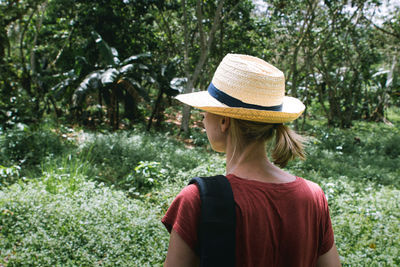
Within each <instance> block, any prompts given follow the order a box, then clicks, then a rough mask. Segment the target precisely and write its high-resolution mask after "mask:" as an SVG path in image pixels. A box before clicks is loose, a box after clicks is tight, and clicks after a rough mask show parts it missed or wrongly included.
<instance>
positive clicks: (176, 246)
mask: <svg viewBox="0 0 400 267" xmlns="http://www.w3.org/2000/svg"><path fill="white" fill-rule="evenodd" d="M177 99H178V100H180V101H182V102H183V103H186V104H188V105H191V106H193V107H196V108H199V109H202V110H204V111H205V114H204V120H203V123H204V126H205V129H206V132H207V137H208V140H209V142H210V144H211V146H212V148H213V149H214V150H215V151H218V152H223V153H225V154H226V177H227V179H228V181H229V182H230V184H231V187H232V191H233V195H234V200H235V208H236V255H235V257H236V258H235V260H236V266H307V267H308V266H340V261H339V256H338V253H337V250H336V247H335V244H334V238H333V230H332V226H331V221H330V217H329V209H328V204H327V201H326V198H325V195H324V193H323V191H322V190H321V188H320V187H319V186H318V185H316V184H314V183H312V182H310V181H307V180H305V179H302V178H300V177H296V176H294V175H292V174H290V173H287V172H285V171H284V170H282V169H280V168H279V167H278V166H280V167H284V166H285V165H286V164H287V162H288V161H289V160H291V159H293V158H295V157H300V158H304V152H303V145H302V138H301V137H300V136H299V135H297V134H296V133H295V132H294V131H292V130H290V129H289V128H288V127H287V126H284V125H283V123H285V122H289V121H292V120H294V119H296V118H298V117H299V116H300V115H301V114H302V112H303V111H304V108H305V107H304V105H303V104H302V103H301V102H300V101H299V100H298V99H295V98H292V97H287V96H285V79H284V75H283V73H282V72H281V71H280V70H278V69H277V68H275V67H274V66H272V65H270V64H268V63H267V62H265V61H263V60H261V59H259V58H255V57H252V56H247V55H236V54H228V55H227V56H225V58H224V59H223V60H222V62H221V63H220V65H219V66H218V68H217V70H216V72H215V74H214V77H213V79H212V82H211V84H210V86H209V87H208V90H207V91H203V92H196V93H190V94H183V95H179V96H178V97H177ZM273 139H275V145H274V147H273V148H271V149H272V151H271V158H272V159H273V163H272V162H270V161H269V158H268V156H267V152H266V151H267V150H266V148H265V146H266V143H267V142H268V141H270V140H273ZM271 149H269V150H271ZM269 150H268V151H269ZM200 209H201V202H200V197H199V190H198V188H197V186H196V185H194V184H191V185H189V186H187V187H185V188H184V189H183V190H182V191H181V192H180V193H179V195H178V196H177V197H176V198H175V200H174V201H173V203H172V204H171V206H170V208H169V209H168V211H167V213H166V215H165V216H164V218H163V220H162V222H163V223H164V225H165V226H166V227H167V229H168V230H169V231H170V233H171V236H170V243H169V248H168V253H167V258H166V261H165V266H174V267H175V266H198V264H199V257H198V255H197V254H196V253H195V251H196V247H197V240H198V237H197V225H198V221H199V214H200Z"/></svg>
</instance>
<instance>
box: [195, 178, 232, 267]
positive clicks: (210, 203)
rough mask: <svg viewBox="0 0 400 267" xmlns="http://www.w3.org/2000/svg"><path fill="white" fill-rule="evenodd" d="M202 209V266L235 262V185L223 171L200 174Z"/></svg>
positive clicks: (199, 184)
mask: <svg viewBox="0 0 400 267" xmlns="http://www.w3.org/2000/svg"><path fill="white" fill-rule="evenodd" d="M193 183H195V184H196V185H197V187H198V188H199V192H200V200H201V213H200V221H199V226H198V232H197V234H198V240H199V246H198V251H197V253H198V255H199V257H200V266H202V267H213V266H218V267H224V266H227V267H228V266H235V241H236V238H235V230H236V212H235V201H234V199H233V193H232V188H231V185H230V183H229V181H228V179H227V178H226V177H225V176H223V175H217V176H211V177H196V178H193V179H192V180H190V182H189V184H193Z"/></svg>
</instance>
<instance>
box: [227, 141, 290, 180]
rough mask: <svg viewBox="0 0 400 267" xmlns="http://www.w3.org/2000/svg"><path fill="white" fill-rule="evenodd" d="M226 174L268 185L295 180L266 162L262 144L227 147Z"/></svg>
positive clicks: (266, 158)
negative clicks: (267, 183)
mask: <svg viewBox="0 0 400 267" xmlns="http://www.w3.org/2000/svg"><path fill="white" fill-rule="evenodd" d="M228 144H230V142H229V141H228ZM226 174H234V175H235V176H237V177H240V178H244V179H250V180H259V181H263V182H270V183H287V182H292V181H294V180H295V179H296V177H295V176H293V175H291V174H289V173H286V172H285V171H283V170H281V169H280V168H278V167H277V166H275V165H274V164H272V163H271V162H270V161H269V160H268V157H267V153H266V149H265V144H264V143H263V142H258V143H251V144H249V145H247V146H244V147H243V148H240V147H238V146H236V147H235V146H233V145H227V148H226Z"/></svg>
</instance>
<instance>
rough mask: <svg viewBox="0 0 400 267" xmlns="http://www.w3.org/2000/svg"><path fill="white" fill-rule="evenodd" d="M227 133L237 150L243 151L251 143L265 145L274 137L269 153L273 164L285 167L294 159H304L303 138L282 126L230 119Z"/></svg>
mask: <svg viewBox="0 0 400 267" xmlns="http://www.w3.org/2000/svg"><path fill="white" fill-rule="evenodd" d="M229 133H230V135H231V140H232V143H233V145H234V153H235V151H236V150H237V149H240V150H241V149H243V148H244V147H245V146H247V145H249V144H251V143H256V142H260V143H267V142H269V141H271V140H272V139H273V138H274V137H275V146H274V148H273V150H272V152H271V157H272V159H273V162H274V163H275V164H276V165H278V166H280V167H285V166H286V164H287V163H288V162H289V161H290V160H292V159H295V158H296V157H299V158H300V159H303V160H304V159H305V153H304V138H303V137H302V136H301V135H299V134H297V133H296V132H295V131H293V130H291V129H290V128H289V127H288V126H285V125H283V124H270V123H264V122H255V121H246V120H239V119H234V118H231V124H230V127H229Z"/></svg>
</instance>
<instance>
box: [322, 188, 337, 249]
mask: <svg viewBox="0 0 400 267" xmlns="http://www.w3.org/2000/svg"><path fill="white" fill-rule="evenodd" d="M320 199H321V200H320V203H321V206H320V207H321V211H322V212H321V214H322V216H321V229H320V233H321V236H320V246H319V250H318V256H321V255H323V254H325V253H326V252H328V251H329V250H330V249H331V248H332V246H333V244H334V236H333V229H332V223H331V217H330V215H329V207H328V201H327V199H326V196H325V194H324V192H323V191H322V189H321V196H320Z"/></svg>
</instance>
